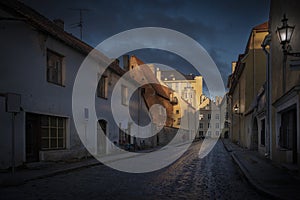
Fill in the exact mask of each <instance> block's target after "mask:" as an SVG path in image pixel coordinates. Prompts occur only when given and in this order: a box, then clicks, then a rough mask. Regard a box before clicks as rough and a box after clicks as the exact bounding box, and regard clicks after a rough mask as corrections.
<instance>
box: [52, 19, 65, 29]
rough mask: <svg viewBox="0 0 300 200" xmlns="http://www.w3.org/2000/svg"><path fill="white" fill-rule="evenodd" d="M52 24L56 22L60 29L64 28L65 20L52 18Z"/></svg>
mask: <svg viewBox="0 0 300 200" xmlns="http://www.w3.org/2000/svg"><path fill="white" fill-rule="evenodd" d="M53 22H54V24H56V25H57V26H58V27H59V28H60V29H61V30H64V29H65V22H64V21H63V20H62V19H54V20H53Z"/></svg>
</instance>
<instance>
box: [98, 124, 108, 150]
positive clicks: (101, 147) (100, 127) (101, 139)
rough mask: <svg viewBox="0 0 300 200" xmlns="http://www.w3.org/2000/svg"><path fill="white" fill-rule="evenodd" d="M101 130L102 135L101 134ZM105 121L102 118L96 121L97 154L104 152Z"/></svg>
mask: <svg viewBox="0 0 300 200" xmlns="http://www.w3.org/2000/svg"><path fill="white" fill-rule="evenodd" d="M102 131H103V133H104V135H103V134H101V133H102ZM106 137H108V136H107V121H106V120H104V119H100V120H98V123H97V154H105V153H106V140H107V138H106Z"/></svg>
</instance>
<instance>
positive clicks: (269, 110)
mask: <svg viewBox="0 0 300 200" xmlns="http://www.w3.org/2000/svg"><path fill="white" fill-rule="evenodd" d="M270 43H271V33H269V34H268V35H266V37H265V39H264V41H263V42H262V44H261V47H262V49H263V51H264V52H265V54H266V56H267V73H266V75H267V77H266V79H267V87H266V90H267V91H266V97H267V132H269V137H270V138H269V148H268V149H267V151H268V152H267V154H268V155H269V157H270V159H272V143H273V142H272V119H271V116H272V107H271V105H272V99H271V97H272V93H271V88H272V80H271V74H272V68H271V67H270V51H268V50H267V49H266V47H267V46H269V47H270Z"/></svg>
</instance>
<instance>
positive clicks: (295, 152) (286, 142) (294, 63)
mask: <svg viewBox="0 0 300 200" xmlns="http://www.w3.org/2000/svg"><path fill="white" fill-rule="evenodd" d="M299 9H300V3H299V1H296V0H287V1H271V7H270V27H269V33H270V36H269V38H266V40H268V43H267V42H266V44H265V45H266V46H267V47H268V46H269V47H270V51H269V54H268V55H269V63H268V76H269V77H270V78H269V79H270V80H269V84H268V88H269V91H270V95H269V99H268V101H267V104H268V107H269V108H270V113H271V114H270V123H269V125H268V126H270V127H269V132H270V136H271V137H270V138H269V141H270V143H271V146H272V149H271V151H270V157H271V159H272V160H274V161H277V162H280V163H289V164H294V165H295V166H297V165H298V169H299V166H300V164H299V163H300V162H299V160H300V125H299V124H300V117H299V116H300V109H299V101H300V96H299V91H300V90H299V88H300V79H299V77H300V71H299V67H300V58H299V57H298V56H299V55H298V56H297V55H295V54H293V53H296V52H300V39H299V36H300V21H299V17H300V13H299ZM284 16H285V17H286V19H288V21H287V23H288V24H289V25H290V26H292V27H294V31H293V34H292V35H291V36H292V37H291V39H290V41H289V42H288V43H286V44H285V45H284V43H280V41H279V38H278V35H277V28H278V27H281V26H282V20H283V18H284ZM283 47H284V49H286V50H287V52H286V53H287V54H284V49H283Z"/></svg>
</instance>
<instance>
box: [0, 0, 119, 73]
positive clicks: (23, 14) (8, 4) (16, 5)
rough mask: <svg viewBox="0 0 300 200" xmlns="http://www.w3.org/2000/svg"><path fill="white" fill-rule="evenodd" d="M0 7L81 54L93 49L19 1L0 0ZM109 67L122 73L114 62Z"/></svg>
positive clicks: (98, 53) (102, 55)
mask: <svg viewBox="0 0 300 200" xmlns="http://www.w3.org/2000/svg"><path fill="white" fill-rule="evenodd" d="M0 8H1V9H3V10H4V11H6V12H8V13H10V14H12V15H15V16H17V17H19V18H18V19H19V20H20V19H21V20H22V21H25V23H28V24H29V25H31V26H33V27H35V28H36V29H38V30H39V31H41V32H43V33H45V34H48V35H50V36H52V37H53V38H55V39H57V40H59V41H61V42H63V43H65V44H66V45H68V46H70V47H71V48H73V49H75V50H77V51H78V52H80V53H82V54H85V55H87V54H89V53H90V52H91V51H92V50H93V49H94V48H93V47H92V46H90V45H88V44H87V43H85V42H83V41H82V40H80V39H78V38H76V37H75V36H73V35H72V34H70V33H68V32H66V31H64V30H63V29H62V28H61V27H59V26H58V25H57V24H55V23H54V22H53V21H51V20H50V19H48V18H46V17H45V16H43V15H41V14H40V13H38V12H37V11H35V10H34V9H32V8H30V7H29V6H27V5H25V4H23V3H21V2H19V1H16V0H10V1H0ZM99 56H100V57H102V58H106V59H107V56H105V55H104V54H102V53H101V52H99V51H97V57H99ZM109 68H110V69H112V70H114V71H115V72H116V73H118V74H119V75H122V74H124V70H122V69H121V68H120V67H119V66H118V65H117V63H116V62H113V63H111V65H110V66H109Z"/></svg>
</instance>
